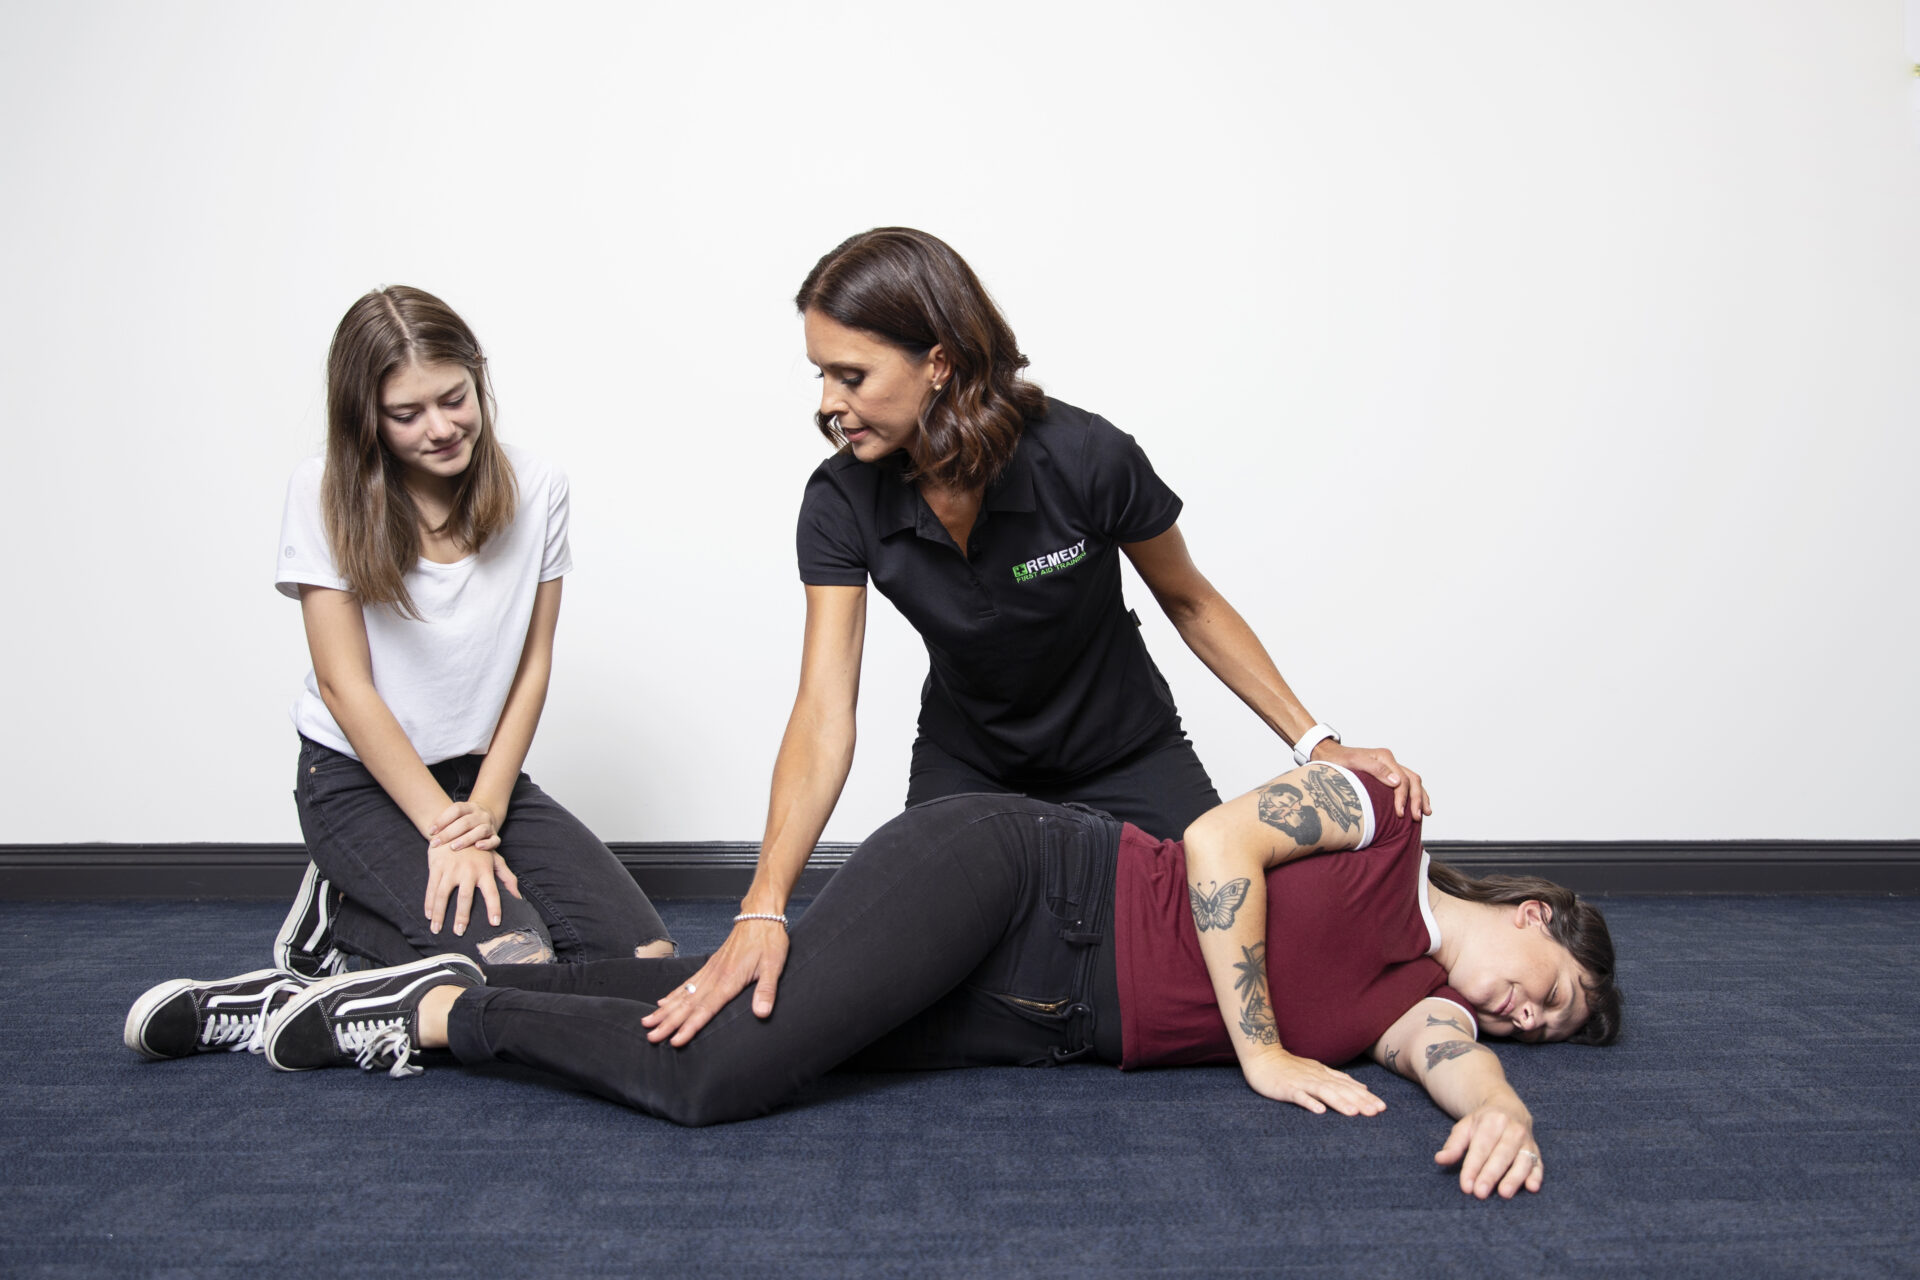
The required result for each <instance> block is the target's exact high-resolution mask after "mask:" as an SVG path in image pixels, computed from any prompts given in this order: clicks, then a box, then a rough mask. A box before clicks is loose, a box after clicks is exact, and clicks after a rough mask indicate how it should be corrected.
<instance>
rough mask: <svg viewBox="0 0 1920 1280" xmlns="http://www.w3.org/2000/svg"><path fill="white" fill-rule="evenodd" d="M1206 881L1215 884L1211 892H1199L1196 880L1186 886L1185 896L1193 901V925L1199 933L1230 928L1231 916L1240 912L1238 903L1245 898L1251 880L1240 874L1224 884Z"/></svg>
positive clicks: (1231, 925) (1231, 923)
mask: <svg viewBox="0 0 1920 1280" xmlns="http://www.w3.org/2000/svg"><path fill="white" fill-rule="evenodd" d="M1207 883H1208V884H1211V885H1215V886H1216V888H1215V889H1214V891H1213V892H1212V893H1202V892H1200V885H1199V883H1198V882H1197V881H1196V882H1195V883H1193V884H1190V885H1188V886H1187V897H1188V898H1189V899H1190V900H1191V901H1192V903H1193V927H1194V928H1196V929H1198V930H1199V931H1200V932H1201V933H1205V932H1206V931H1207V930H1209V929H1229V928H1232V927H1233V918H1234V917H1235V916H1237V915H1239V914H1240V904H1241V903H1243V902H1245V901H1246V900H1247V889H1248V888H1249V887H1250V886H1251V885H1252V883H1253V882H1252V881H1251V880H1248V879H1247V878H1246V877H1245V876H1242V877H1241V878H1240V879H1238V880H1229V881H1227V882H1226V883H1225V884H1220V882H1219V881H1217V880H1209V881H1207Z"/></svg>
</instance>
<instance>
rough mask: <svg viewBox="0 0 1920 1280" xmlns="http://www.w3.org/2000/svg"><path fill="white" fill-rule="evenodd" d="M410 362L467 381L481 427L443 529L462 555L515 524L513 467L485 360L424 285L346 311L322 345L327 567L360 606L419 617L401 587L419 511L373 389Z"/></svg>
mask: <svg viewBox="0 0 1920 1280" xmlns="http://www.w3.org/2000/svg"><path fill="white" fill-rule="evenodd" d="M409 362H418V363H420V364H454V365H459V366H460V367H461V368H463V369H465V370H466V371H467V373H468V374H469V375H470V376H471V377H472V378H473V392H474V394H475V395H476V396H478V397H479V398H480V430H479V432H478V433H477V434H476V435H475V437H474V440H473V460H472V461H471V462H469V463H468V464H467V469H466V471H465V472H464V473H463V474H462V475H461V477H460V485H459V488H458V490H457V491H456V493H455V494H454V499H453V508H452V510H451V511H449V512H448V514H447V522H446V525H445V531H446V532H448V533H450V534H452V535H453V537H454V538H455V539H456V540H457V541H459V542H460V544H461V545H462V546H464V547H465V548H466V549H467V550H468V551H469V552H474V551H478V550H480V548H481V547H483V546H485V545H486V544H487V541H488V540H489V539H491V538H492V537H493V535H495V534H496V533H499V532H501V531H502V530H504V529H505V528H506V527H507V526H508V525H510V524H512V523H513V511H514V505H515V503H516V501H517V496H518V495H517V491H516V487H515V482H514V476H513V464H512V463H510V462H508V461H507V455H506V452H505V451H504V450H502V449H501V447H500V442H499V440H498V439H497V438H496V437H495V435H494V431H493V417H494V405H493V386H492V384H491V383H490V382H489V381H488V379H487V358H486V356H485V355H484V354H482V352H481V350H480V340H479V339H478V338H475V337H474V336H473V330H472V329H469V328H468V327H467V322H466V321H464V320H462V319H461V318H460V316H459V315H458V314H457V313H456V312H455V311H454V309H453V308H452V307H449V306H448V305H447V304H446V303H444V302H442V301H440V299H438V298H436V297H434V296H433V295H432V294H430V293H428V292H426V291H425V290H424V289H410V288H408V287H407V286H406V285H403V284H396V285H389V286H387V287H386V288H384V289H375V290H374V291H373V292H372V293H369V294H366V295H365V296H363V297H362V298H361V299H360V300H359V301H358V302H355V303H354V304H353V305H352V306H351V307H349V308H347V314H346V315H344V316H342V317H341V319H340V326H339V327H338V328H337V329H335V330H334V331H333V346H332V347H331V348H329V349H328V351H327V463H326V471H325V476H324V478H323V479H322V480H321V482H320V506H321V510H322V511H323V512H324V514H325V516H326V521H327V540H328V542H329V543H331V544H332V547H333V560H334V565H335V566H336V567H337V568H338V569H339V571H340V576H341V577H342V578H345V579H346V580H347V584H348V586H349V587H350V588H351V589H352V591H353V593H354V595H356V596H358V597H359V598H360V603H361V605H362V606H366V605H375V604H389V605H392V606H393V607H394V608H396V609H398V610H399V611H400V612H401V613H402V614H404V615H406V616H407V617H410V618H418V617H419V616H420V615H419V613H418V611H417V610H415V609H414V607H413V599H412V597H411V596H410V595H409V594H408V593H407V586H406V582H405V578H406V575H407V572H408V570H410V569H412V568H413V567H414V565H415V564H417V563H418V562H419V560H420V513H419V508H418V507H417V506H416V505H415V504H414V501H413V495H412V494H411V493H409V492H408V491H407V485H406V466H405V464H403V463H402V462H401V461H400V460H399V459H398V458H396V457H394V456H393V454H392V453H391V452H389V451H388V449H387V447H386V445H385V444H384V443H383V442H382V441H381V438H380V388H381V385H382V384H383V383H385V382H386V380H387V375H388V374H390V373H392V372H393V371H394V370H396V369H398V368H400V367H401V366H403V365H405V364H407V363H409Z"/></svg>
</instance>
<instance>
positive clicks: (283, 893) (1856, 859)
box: [0, 840, 1920, 902]
mask: <svg viewBox="0 0 1920 1280" xmlns="http://www.w3.org/2000/svg"><path fill="white" fill-rule="evenodd" d="M610 847H611V848H612V849H613V852H614V855H615V856H616V857H618V858H619V859H620V861H621V863H622V864H623V865H624V866H625V867H626V868H627V870H628V871H630V872H632V873H633V878H634V879H635V880H637V881H638V882H639V884H640V887H641V888H643V889H645V890H646V891H647V894H648V895H649V896H650V897H655V898H737V897H739V896H740V895H741V894H742V893H744V892H745V891H746V887H747V883H748V881H749V880H751V879H752V877H753V865H754V858H755V855H756V852H757V850H758V846H757V845H754V844H752V843H749V842H747V841H738V840H716V841H707V842H702V843H679V844H674V843H640V842H633V841H624V842H619V843H615V844H613V845H611V846H610ZM854 847H855V846H853V845H850V844H823V845H821V846H820V847H819V848H818V849H816V850H815V851H814V855H813V860H812V861H811V862H809V863H808V864H807V869H806V871H805V873H804V874H803V875H802V876H801V879H800V884H799V886H798V889H797V893H798V895H799V896H802V897H809V896H811V895H813V894H815V893H818V892H819V891H820V887H821V886H822V885H824V884H825V883H826V882H827V878H828V877H829V876H831V875H832V874H833V873H834V871H835V870H836V869H838V868H839V866H840V865H841V864H842V863H844V862H845V861H846V860H847V855H848V854H850V853H852V852H853V850H854ZM1427 847H1428V849H1429V850H1430V851H1431V852H1432V854H1433V856H1434V857H1436V858H1439V859H1441V860H1442V861H1445V862H1450V863H1452V864H1453V865H1455V866H1457V867H1459V868H1460V869H1461V870H1462V871H1465V872H1468V873H1470V874H1473V875H1486V874H1489V873H1492V872H1505V873H1507V874H1510V875H1538V876H1545V877H1547V878H1548V879H1550V880H1556V881H1559V882H1560V883H1561V884H1564V885H1566V886H1568V887H1569V888H1571V889H1573V890H1574V891H1576V892H1578V893H1588V894H1641V893H1647V894H1650V893H1816V894H1838V893H1853V894H1859V893H1870V894H1894V895H1915V894H1920V840H1661V841H1558V842H1531V843H1501V842H1478V841H1435V842H1433V843H1432V844H1430V845H1428V846H1427ZM306 863H307V855H306V850H305V848H304V847H303V846H301V845H298V844H14V845H0V901H11V902H25V901H54V900H81V901H96V900H110V899H118V898H146V899H193V898H236V899H249V898H252V899H280V898H290V897H292V895H293V891H294V889H295V887H296V886H297V885H298V884H299V882H300V874H301V872H302V871H303V870H304V869H305V867H306Z"/></svg>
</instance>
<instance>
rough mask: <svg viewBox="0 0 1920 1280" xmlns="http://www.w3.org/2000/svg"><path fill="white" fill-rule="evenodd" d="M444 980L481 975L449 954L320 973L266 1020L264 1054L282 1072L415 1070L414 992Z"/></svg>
mask: <svg viewBox="0 0 1920 1280" xmlns="http://www.w3.org/2000/svg"><path fill="white" fill-rule="evenodd" d="M450 983H451V984H453V985H455V986H461V987H478V986H484V985H485V984H486V979H485V978H484V977H483V976H481V973H480V966H479V965H477V964H475V963H474V962H473V961H471V960H469V959H467V957H465V956H451V955H449V956H431V957H429V958H427V959H425V960H415V961H414V962H413V963H412V964H403V965H398V966H396V967H395V968H392V969H368V970H366V971H365V972H364V973H343V974H341V975H339V976H338V977H333V978H322V979H321V980H320V981H318V982H316V983H314V984H313V985H312V986H310V987H308V988H307V989H306V990H305V991H302V992H301V993H300V994H299V995H297V996H295V997H294V998H293V999H291V1000H289V1001H287V1003H286V1004H285V1006H283V1007H282V1008H281V1010H280V1011H279V1012H278V1013H276V1014H275V1015H274V1016H273V1020H272V1021H271V1022H270V1023H268V1025H267V1032H266V1054H267V1061H268V1062H271V1063H272V1064H273V1065H274V1066H276V1067H278V1068H280V1070H282V1071H311V1070H313V1069H314V1068H315V1067H348V1066H358V1067H359V1068H361V1069H362V1070H363V1071H372V1070H373V1069H374V1068H375V1067H386V1068H387V1074H388V1075H390V1076H393V1077H394V1078H395V1079H398V1078H399V1077H401V1076H417V1075H419V1074H420V1071H421V1068H419V1067H417V1066H415V1065H413V1063H412V1061H411V1059H412V1056H413V1052H414V1050H416V1049H418V1048H419V1047H420V1028H419V1026H418V1019H417V1018H416V1014H417V1012H418V1010H419V1008H420V998H421V997H422V996H424V995H426V994H427V992H429V991H431V990H433V989H434V988H435V987H444V986H447V985H448V984H450Z"/></svg>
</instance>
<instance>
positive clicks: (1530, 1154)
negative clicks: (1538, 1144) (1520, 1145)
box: [1520, 1151, 1540, 1164]
mask: <svg viewBox="0 0 1920 1280" xmlns="http://www.w3.org/2000/svg"><path fill="white" fill-rule="evenodd" d="M1520 1156H1521V1158H1522V1159H1524V1160H1531V1161H1533V1162H1534V1163H1535V1164H1539V1163H1540V1153H1539V1152H1538V1151H1522V1152H1521V1153H1520Z"/></svg>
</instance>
